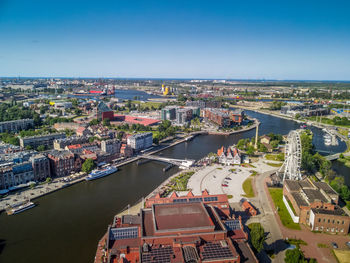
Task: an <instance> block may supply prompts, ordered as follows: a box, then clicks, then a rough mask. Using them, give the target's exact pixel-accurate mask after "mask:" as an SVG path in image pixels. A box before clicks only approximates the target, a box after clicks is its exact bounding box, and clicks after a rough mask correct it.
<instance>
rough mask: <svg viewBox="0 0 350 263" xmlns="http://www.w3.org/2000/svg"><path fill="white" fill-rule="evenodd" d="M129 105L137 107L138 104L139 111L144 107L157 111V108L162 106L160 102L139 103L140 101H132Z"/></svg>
mask: <svg viewBox="0 0 350 263" xmlns="http://www.w3.org/2000/svg"><path fill="white" fill-rule="evenodd" d="M131 103H133V104H136V105H138V104H139V103H140V106H141V109H144V108H146V107H148V108H149V109H151V108H152V106H153V108H155V109H158V108H159V106H160V105H161V104H162V103H161V102H152V101H146V102H141V101H137V100H133V101H131Z"/></svg>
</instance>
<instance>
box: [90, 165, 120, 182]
mask: <svg viewBox="0 0 350 263" xmlns="http://www.w3.org/2000/svg"><path fill="white" fill-rule="evenodd" d="M116 171H118V168H117V167H115V166H109V167H102V168H100V169H95V170H93V171H92V172H91V173H90V174H89V175H88V176H87V177H86V178H85V180H86V181H91V180H95V179H98V178H101V177H105V176H107V175H110V174H112V173H115V172H116Z"/></svg>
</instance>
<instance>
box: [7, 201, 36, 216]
mask: <svg viewBox="0 0 350 263" xmlns="http://www.w3.org/2000/svg"><path fill="white" fill-rule="evenodd" d="M34 206H35V204H34V203H33V202H30V201H28V202H26V203H21V204H17V205H13V206H10V207H9V208H7V209H6V213H7V214H8V215H15V214H18V213H21V212H23V211H25V210H28V209H30V208H33V207H34Z"/></svg>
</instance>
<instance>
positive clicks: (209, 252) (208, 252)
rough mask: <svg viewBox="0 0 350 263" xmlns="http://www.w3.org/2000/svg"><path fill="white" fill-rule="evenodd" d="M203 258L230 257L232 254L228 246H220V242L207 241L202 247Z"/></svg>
mask: <svg viewBox="0 0 350 263" xmlns="http://www.w3.org/2000/svg"><path fill="white" fill-rule="evenodd" d="M202 256H203V259H204V260H208V259H223V258H232V257H233V254H232V252H231V250H230V248H229V247H222V246H221V245H220V243H207V244H205V245H204V247H203V253H202Z"/></svg>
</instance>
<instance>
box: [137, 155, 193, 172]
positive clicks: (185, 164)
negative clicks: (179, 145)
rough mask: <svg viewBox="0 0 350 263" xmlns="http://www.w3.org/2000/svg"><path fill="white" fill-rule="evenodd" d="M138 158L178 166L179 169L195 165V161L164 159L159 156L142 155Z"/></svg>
mask: <svg viewBox="0 0 350 263" xmlns="http://www.w3.org/2000/svg"><path fill="white" fill-rule="evenodd" d="M140 158H142V159H148V160H153V161H160V162H164V163H170V164H173V165H176V166H179V167H180V168H181V169H186V168H190V167H191V166H192V165H193V164H194V163H195V160H189V159H184V160H183V159H173V158H166V157H160V156H155V155H143V156H141V157H140Z"/></svg>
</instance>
